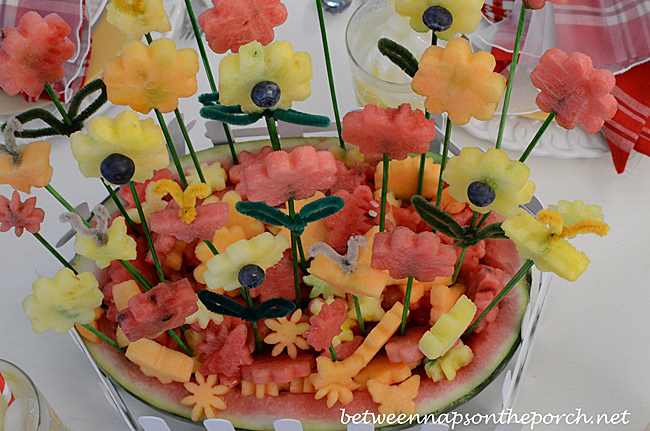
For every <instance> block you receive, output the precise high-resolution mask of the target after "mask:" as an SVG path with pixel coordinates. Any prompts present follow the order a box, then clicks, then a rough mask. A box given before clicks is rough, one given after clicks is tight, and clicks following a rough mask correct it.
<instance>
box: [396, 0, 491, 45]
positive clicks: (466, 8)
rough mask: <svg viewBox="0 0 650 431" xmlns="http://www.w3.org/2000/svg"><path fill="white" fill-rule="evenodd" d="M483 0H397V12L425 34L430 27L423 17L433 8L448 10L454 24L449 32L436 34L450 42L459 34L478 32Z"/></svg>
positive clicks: (416, 29)
mask: <svg viewBox="0 0 650 431" xmlns="http://www.w3.org/2000/svg"><path fill="white" fill-rule="evenodd" d="M483 3H484V1H483V0H395V11H396V12H397V13H398V14H400V15H402V16H405V17H409V18H411V20H410V21H409V24H411V28H413V30H415V31H418V32H421V33H425V32H428V31H429V27H427V26H426V25H425V24H424V21H423V20H422V15H423V14H424V11H425V10H427V9H428V8H430V7H432V6H440V7H443V8H445V9H447V10H448V11H449V12H450V13H451V16H452V19H453V21H452V24H451V27H450V28H449V29H448V30H445V31H442V32H436V36H438V37H439V38H440V39H443V40H450V39H452V38H453V37H455V36H456V34H457V33H461V34H469V33H473V32H475V31H476V28H477V27H478V24H479V22H481V18H482V17H483V14H482V12H481V8H482V7H483Z"/></svg>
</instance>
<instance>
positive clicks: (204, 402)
mask: <svg viewBox="0 0 650 431" xmlns="http://www.w3.org/2000/svg"><path fill="white" fill-rule="evenodd" d="M194 377H195V378H196V383H192V382H190V383H185V384H184V386H185V389H187V391H188V392H189V393H191V394H192V395H188V396H187V397H185V398H183V399H182V400H181V404H183V405H184V406H192V415H191V416H192V420H193V421H198V420H199V419H201V418H209V419H213V418H216V417H217V414H216V413H215V409H216V410H225V409H226V402H225V401H224V400H223V398H221V397H222V396H223V395H226V394H227V393H228V392H230V388H229V387H228V386H224V385H218V384H217V375H216V374H212V375H209V376H208V378H207V379H206V378H205V377H203V374H201V373H200V372H198V371H197V372H196V373H194Z"/></svg>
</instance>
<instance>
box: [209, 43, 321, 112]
mask: <svg viewBox="0 0 650 431" xmlns="http://www.w3.org/2000/svg"><path fill="white" fill-rule="evenodd" d="M311 77H312V68H311V57H310V56H309V54H308V53H306V52H296V53H294V52H293V49H292V47H291V44H290V43H289V42H287V41H284V40H279V41H276V42H273V43H272V44H270V45H269V46H262V44H261V43H259V42H251V43H249V44H246V45H244V46H242V47H241V48H240V49H239V53H238V54H232V53H231V54H228V55H227V56H226V57H225V58H224V59H223V60H221V63H219V97H220V102H221V103H222V104H224V105H241V109H242V111H243V112H246V113H254V112H262V111H264V109H266V108H262V107H260V106H258V105H256V104H255V103H254V102H253V99H252V97H251V93H252V91H253V88H254V87H255V86H256V85H257V84H260V83H266V82H270V83H274V84H275V85H276V86H277V87H278V89H279V96H280V97H279V99H278V100H277V103H276V104H275V105H274V106H272V107H270V109H289V108H291V103H292V102H298V101H302V100H305V99H306V98H308V97H309V95H310V94H311V87H310V86H309V81H310V80H311Z"/></svg>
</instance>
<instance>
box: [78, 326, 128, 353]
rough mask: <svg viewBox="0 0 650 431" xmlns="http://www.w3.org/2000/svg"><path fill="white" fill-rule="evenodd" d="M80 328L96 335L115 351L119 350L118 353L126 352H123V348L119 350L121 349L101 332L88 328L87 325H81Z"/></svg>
mask: <svg viewBox="0 0 650 431" xmlns="http://www.w3.org/2000/svg"><path fill="white" fill-rule="evenodd" d="M81 326H83V327H84V328H86V329H87V330H89V331H90V332H92V333H93V334H95V335H97V336H98V337H99V338H101V339H102V340H104V341H105V342H106V343H108V344H109V345H110V346H113V347H115V348H116V349H117V350H119V351H120V352H122V353H125V352H126V350H124V349H123V348H121V347H120V346H119V345H118V344H117V343H116V342H115V341H113V340H111V339H110V338H108V337H107V336H106V335H105V334H104V333H102V332H101V331H99V330H98V329H96V328H94V327H92V326H90V325H89V324H87V323H85V324H82V325H81Z"/></svg>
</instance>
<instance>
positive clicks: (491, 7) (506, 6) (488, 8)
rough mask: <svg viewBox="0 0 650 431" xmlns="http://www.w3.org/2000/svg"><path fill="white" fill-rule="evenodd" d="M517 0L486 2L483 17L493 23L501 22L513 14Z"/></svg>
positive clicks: (487, 0)
mask: <svg viewBox="0 0 650 431" xmlns="http://www.w3.org/2000/svg"><path fill="white" fill-rule="evenodd" d="M514 4H515V0H485V3H484V4H483V15H484V16H485V17H486V18H487V19H489V20H490V21H492V22H499V21H501V20H502V19H504V18H505V17H507V16H508V15H510V12H512V7H513V6H514Z"/></svg>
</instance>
